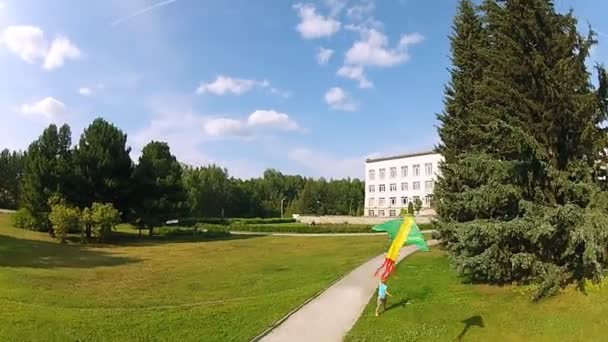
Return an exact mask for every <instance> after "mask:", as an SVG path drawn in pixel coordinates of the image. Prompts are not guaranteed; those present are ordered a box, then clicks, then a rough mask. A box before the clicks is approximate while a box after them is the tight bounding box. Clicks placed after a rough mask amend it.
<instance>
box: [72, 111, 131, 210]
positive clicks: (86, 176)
mask: <svg viewBox="0 0 608 342" xmlns="http://www.w3.org/2000/svg"><path fill="white" fill-rule="evenodd" d="M126 144H127V135H126V134H124V133H123V132H122V131H121V130H119V129H118V128H116V127H115V126H114V125H112V124H110V123H108V122H107V121H105V120H103V119H101V118H99V119H96V120H95V121H93V123H91V125H89V127H88V128H87V129H85V131H84V133H83V134H82V136H81V137H80V141H79V143H78V147H77V148H76V150H75V151H74V164H75V169H76V175H77V179H78V198H77V200H76V203H77V204H78V205H79V206H80V207H82V208H84V207H90V206H91V205H92V204H93V202H98V203H112V204H113V205H114V206H115V207H116V208H117V209H118V210H119V211H121V212H123V213H125V212H126V211H127V209H128V208H127V207H128V203H129V196H130V194H131V172H132V161H131V157H130V156H129V152H130V151H131V149H130V148H128V147H127V146H126Z"/></svg>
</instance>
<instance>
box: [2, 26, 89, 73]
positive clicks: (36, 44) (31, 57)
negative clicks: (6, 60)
mask: <svg viewBox="0 0 608 342" xmlns="http://www.w3.org/2000/svg"><path fill="white" fill-rule="evenodd" d="M0 42H2V43H3V44H4V45H5V46H6V48H7V49H8V50H9V51H10V52H12V53H13V54H15V55H17V56H19V57H20V58H21V59H22V60H24V61H25V62H27V63H30V64H33V63H36V62H38V61H41V62H42V67H43V68H44V69H46V70H52V69H56V68H59V67H61V66H63V64H64V62H65V60H67V59H78V58H80V56H81V52H80V50H79V49H78V47H76V46H75V45H73V44H72V43H71V42H70V40H69V39H68V38H66V37H63V36H58V37H56V38H55V39H54V40H53V41H52V42H50V43H49V41H47V40H46V38H45V37H44V31H42V29H40V28H39V27H36V26H28V25H17V26H9V27H7V28H6V29H4V31H3V32H2V34H1V36H0Z"/></svg>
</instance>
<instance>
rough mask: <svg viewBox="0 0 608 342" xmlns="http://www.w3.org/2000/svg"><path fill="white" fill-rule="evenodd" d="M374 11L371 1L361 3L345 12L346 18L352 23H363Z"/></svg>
mask: <svg viewBox="0 0 608 342" xmlns="http://www.w3.org/2000/svg"><path fill="white" fill-rule="evenodd" d="M374 9H375V5H374V3H373V1H363V2H361V3H360V4H357V5H355V6H352V7H350V8H349V9H348V10H346V16H347V17H348V18H349V19H350V20H353V21H364V20H366V19H368V18H369V16H370V15H371V13H372V12H373V11H374Z"/></svg>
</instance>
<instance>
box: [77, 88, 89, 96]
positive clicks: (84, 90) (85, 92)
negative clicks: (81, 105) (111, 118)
mask: <svg viewBox="0 0 608 342" xmlns="http://www.w3.org/2000/svg"><path fill="white" fill-rule="evenodd" d="M78 94H80V95H82V96H91V95H93V90H92V89H91V88H87V87H82V88H80V89H78Z"/></svg>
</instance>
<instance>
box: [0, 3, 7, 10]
mask: <svg viewBox="0 0 608 342" xmlns="http://www.w3.org/2000/svg"><path fill="white" fill-rule="evenodd" d="M4 7H6V5H5V4H4V2H2V1H0V10H1V9H4Z"/></svg>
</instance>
